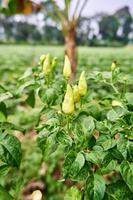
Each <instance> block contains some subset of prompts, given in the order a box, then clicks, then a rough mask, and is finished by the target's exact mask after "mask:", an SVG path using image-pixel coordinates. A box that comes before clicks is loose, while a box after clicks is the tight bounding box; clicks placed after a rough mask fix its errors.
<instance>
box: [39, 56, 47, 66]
mask: <svg viewBox="0 0 133 200" xmlns="http://www.w3.org/2000/svg"><path fill="white" fill-rule="evenodd" d="M45 58H46V55H45V54H43V55H41V56H40V61H39V64H40V65H42V64H43V62H44V60H45Z"/></svg>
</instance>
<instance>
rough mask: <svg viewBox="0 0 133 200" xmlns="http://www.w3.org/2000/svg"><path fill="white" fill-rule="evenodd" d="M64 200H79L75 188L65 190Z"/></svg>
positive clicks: (79, 194) (78, 194) (77, 191)
mask: <svg viewBox="0 0 133 200" xmlns="http://www.w3.org/2000/svg"><path fill="white" fill-rule="evenodd" d="M64 200H81V193H80V191H79V190H78V189H77V188H76V187H74V186H73V187H71V188H70V189H68V190H67V192H66V194H65V197H64Z"/></svg>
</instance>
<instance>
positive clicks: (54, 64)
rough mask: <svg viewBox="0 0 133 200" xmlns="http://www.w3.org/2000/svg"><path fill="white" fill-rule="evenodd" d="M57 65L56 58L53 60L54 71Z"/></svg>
mask: <svg viewBox="0 0 133 200" xmlns="http://www.w3.org/2000/svg"><path fill="white" fill-rule="evenodd" d="M56 65H57V57H54V58H53V60H52V69H54V68H55V67H56Z"/></svg>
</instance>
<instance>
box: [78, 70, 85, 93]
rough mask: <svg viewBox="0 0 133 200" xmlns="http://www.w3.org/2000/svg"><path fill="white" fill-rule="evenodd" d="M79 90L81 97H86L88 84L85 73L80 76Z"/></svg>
mask: <svg viewBox="0 0 133 200" xmlns="http://www.w3.org/2000/svg"><path fill="white" fill-rule="evenodd" d="M78 89H79V94H80V95H81V96H84V95H86V93H87V82H86V78H85V71H83V72H82V73H81V75H80V78H79V84H78Z"/></svg>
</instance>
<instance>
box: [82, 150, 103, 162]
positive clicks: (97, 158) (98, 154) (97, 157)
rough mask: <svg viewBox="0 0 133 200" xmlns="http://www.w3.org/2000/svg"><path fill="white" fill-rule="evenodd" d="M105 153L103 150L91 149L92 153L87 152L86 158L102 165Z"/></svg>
mask: <svg viewBox="0 0 133 200" xmlns="http://www.w3.org/2000/svg"><path fill="white" fill-rule="evenodd" d="M105 155H106V153H105V152H103V151H91V152H90V153H86V154H85V159H86V161H88V162H91V163H93V164H96V165H100V164H102V162H103V159H104V157H105Z"/></svg>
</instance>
